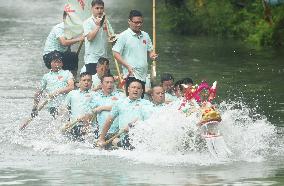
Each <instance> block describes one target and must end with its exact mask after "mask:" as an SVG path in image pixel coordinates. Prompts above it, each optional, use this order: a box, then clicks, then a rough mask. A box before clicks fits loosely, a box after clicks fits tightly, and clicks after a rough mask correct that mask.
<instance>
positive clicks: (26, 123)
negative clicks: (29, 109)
mask: <svg viewBox="0 0 284 186" xmlns="http://www.w3.org/2000/svg"><path fill="white" fill-rule="evenodd" d="M47 103H48V99H47V100H45V101H44V102H43V103H42V104H41V105H40V106H38V108H37V112H39V111H41V110H42V109H43V107H44V106H45V105H46V104H47ZM34 118H35V117H32V116H30V118H29V119H28V120H27V121H26V122H25V123H24V124H23V125H21V127H20V130H24V129H25V128H26V127H27V125H28V124H29V123H30V122H31V121H32V120H33V119H34Z"/></svg>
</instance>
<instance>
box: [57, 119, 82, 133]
mask: <svg viewBox="0 0 284 186" xmlns="http://www.w3.org/2000/svg"><path fill="white" fill-rule="evenodd" d="M78 121H79V120H78V119H76V120H74V121H72V122H71V123H70V122H68V123H66V124H65V125H64V127H63V128H62V129H61V132H62V133H66V132H67V131H70V129H72V128H73V127H74V126H75V125H76V124H77V122H78Z"/></svg>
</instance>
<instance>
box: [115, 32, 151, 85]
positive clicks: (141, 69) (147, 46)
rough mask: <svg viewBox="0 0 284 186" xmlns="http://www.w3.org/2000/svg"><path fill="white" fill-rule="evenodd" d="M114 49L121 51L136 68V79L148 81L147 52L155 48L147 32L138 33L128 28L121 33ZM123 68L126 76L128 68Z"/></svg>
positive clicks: (124, 57)
mask: <svg viewBox="0 0 284 186" xmlns="http://www.w3.org/2000/svg"><path fill="white" fill-rule="evenodd" d="M112 50H113V51H115V52H118V53H120V55H121V56H122V58H123V59H124V60H125V61H126V62H127V63H128V64H129V65H130V66H131V67H133V68H134V77H135V78H136V79H139V80H141V81H144V82H145V81H146V77H147V71H148V63H147V54H148V52H149V51H152V50H153V45H152V41H151V39H150V36H149V35H148V34H147V33H146V32H144V31H141V34H139V35H137V34H136V33H135V32H133V31H132V30H131V29H130V28H128V29H127V30H125V31H124V32H122V33H121V34H120V35H119V37H118V40H117V41H116V43H115V45H114V46H113V48H112ZM122 69H123V74H124V77H126V76H127V74H128V70H127V68H125V67H124V66H123V67H122Z"/></svg>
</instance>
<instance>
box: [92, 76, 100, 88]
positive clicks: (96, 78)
mask: <svg viewBox="0 0 284 186" xmlns="http://www.w3.org/2000/svg"><path fill="white" fill-rule="evenodd" d="M92 81H93V84H92V88H97V87H98V86H99V85H101V84H102V83H101V79H100V78H99V76H98V74H95V75H92Z"/></svg>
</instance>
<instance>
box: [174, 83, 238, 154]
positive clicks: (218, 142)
mask: <svg viewBox="0 0 284 186" xmlns="http://www.w3.org/2000/svg"><path fill="white" fill-rule="evenodd" d="M183 86H184V88H185V94H184V99H183V101H182V103H181V105H180V107H179V110H181V111H182V112H183V113H185V114H186V115H187V116H189V115H191V114H192V113H194V112H198V113H199V117H200V118H199V120H200V121H199V122H198V123H197V126H198V127H199V133H200V136H201V139H202V140H203V141H204V142H205V143H206V147H207V149H208V151H209V152H210V154H211V155H212V156H213V157H214V158H218V159H220V158H226V157H229V156H230V155H232V152H231V151H230V149H229V148H228V147H227V145H226V143H225V140H224V138H223V136H222V134H221V132H220V125H221V124H222V118H221V114H220V112H219V111H218V109H217V107H216V106H215V105H213V104H212V103H211V102H212V101H213V99H214V98H215V97H216V88H217V81H215V82H214V83H213V85H212V86H211V87H210V86H209V85H208V83H207V82H205V81H203V82H202V83H201V84H199V85H196V86H188V85H183Z"/></svg>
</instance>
